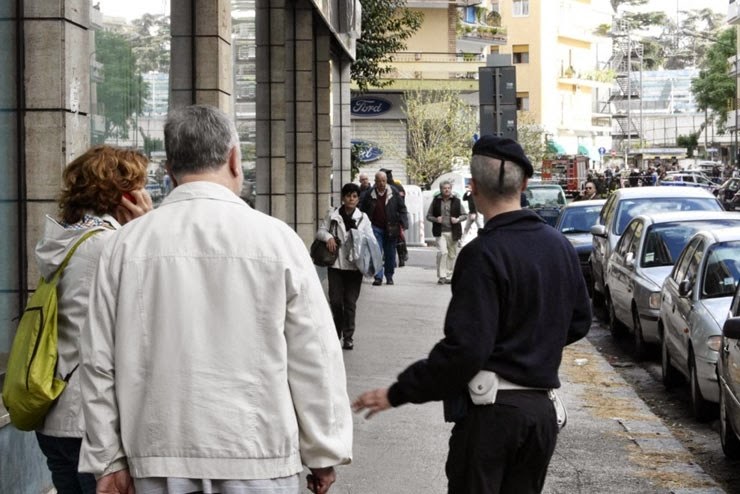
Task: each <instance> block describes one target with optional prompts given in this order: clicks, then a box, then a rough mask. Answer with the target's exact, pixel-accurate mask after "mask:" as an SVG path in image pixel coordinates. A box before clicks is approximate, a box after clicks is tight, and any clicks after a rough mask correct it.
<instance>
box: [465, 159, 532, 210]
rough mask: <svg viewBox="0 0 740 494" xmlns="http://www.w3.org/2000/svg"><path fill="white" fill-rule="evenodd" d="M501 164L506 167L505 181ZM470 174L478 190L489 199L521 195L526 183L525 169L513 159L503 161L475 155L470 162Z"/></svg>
mask: <svg viewBox="0 0 740 494" xmlns="http://www.w3.org/2000/svg"><path fill="white" fill-rule="evenodd" d="M501 166H503V167H504V176H503V183H502V182H500V179H501V174H500V170H501ZM470 174H471V175H472V177H473V179H474V180H475V183H476V185H477V186H478V191H479V192H480V193H481V194H482V195H484V196H485V197H487V198H489V199H494V200H495V199H496V198H497V197H514V196H516V197H519V194H520V193H521V190H522V184H524V170H523V169H522V167H521V166H519V165H517V164H516V163H512V162H511V161H502V160H500V159H496V158H489V157H488V156H482V155H474V156H473V159H472V160H471V162H470Z"/></svg>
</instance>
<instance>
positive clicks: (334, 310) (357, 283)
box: [328, 268, 362, 340]
mask: <svg viewBox="0 0 740 494" xmlns="http://www.w3.org/2000/svg"><path fill="white" fill-rule="evenodd" d="M328 272H329V306H330V307H331V315H332V317H333V318H334V326H336V328H337V336H339V337H340V338H342V337H344V338H346V339H349V340H351V339H352V337H353V335H354V334H355V312H356V309H357V299H358V298H360V288H362V273H361V272H360V271H357V270H354V269H352V270H349V269H334V268H329V269H328Z"/></svg>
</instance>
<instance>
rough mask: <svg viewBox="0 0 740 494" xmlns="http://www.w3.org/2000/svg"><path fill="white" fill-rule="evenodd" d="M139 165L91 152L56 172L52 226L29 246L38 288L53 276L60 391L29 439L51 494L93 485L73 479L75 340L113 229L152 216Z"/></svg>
mask: <svg viewBox="0 0 740 494" xmlns="http://www.w3.org/2000/svg"><path fill="white" fill-rule="evenodd" d="M147 162H148V161H147V159H146V157H145V156H144V155H142V154H139V153H137V152H136V151H130V150H127V149H120V148H114V147H111V146H96V147H93V148H91V149H89V150H87V151H86V152H85V153H83V154H82V155H80V156H79V157H78V158H76V159H75V160H74V161H72V162H71V163H70V164H69V165H67V167H66V168H65V169H64V173H63V175H62V187H63V189H62V194H61V198H60V201H59V218H58V220H57V219H54V218H52V217H50V216H47V217H46V223H45V231H44V235H43V237H42V238H41V240H40V241H39V242H38V244H37V245H36V264H37V265H38V268H39V272H40V273H41V275H42V276H43V277H44V279H46V280H50V279H51V278H52V277H53V276H54V273H55V272H56V271H57V270H58V269H60V266H61V265H62V263H63V261H64V259H65V258H66V257H67V255H68V254H69V253H70V250H71V249H72V248H73V246H74V245H76V244H77V243H78V242H80V241H81V240H82V238H83V236H85V235H87V234H88V233H90V232H96V233H93V234H92V236H90V237H88V238H87V239H86V240H84V241H83V242H82V243H80V244H79V247H78V248H77V249H76V250H75V251H74V254H73V255H72V256H71V257H70V258H69V261H68V264H67V266H66V267H65V268H63V271H62V274H61V277H60V279H59V283H58V285H57V311H58V314H59V317H58V318H57V320H58V326H57V334H58V338H57V349H58V359H57V363H56V374H55V375H56V377H58V378H59V379H64V378H66V379H65V380H66V381H68V382H67V386H66V387H65V388H64V391H63V392H62V394H61V395H60V396H59V398H58V399H57V401H56V402H55V403H54V405H52V407H51V409H50V410H49V412H48V413H47V415H46V418H45V419H44V423H43V425H42V427H41V428H40V429H38V430H37V431H36V439H37V440H38V443H39V447H40V449H41V452H42V453H43V454H44V456H45V457H46V461H47V464H48V466H49V470H50V471H51V480H52V483H53V484H54V487H55V488H56V491H57V493H58V494H94V493H95V477H94V476H93V475H91V474H88V473H79V472H78V461H79V453H80V445H81V444H82V437H83V436H84V435H85V422H84V420H83V416H82V410H81V399H80V380H79V373H78V372H76V370H77V368H78V366H79V365H80V349H79V339H80V332H81V330H82V326H83V325H84V323H85V314H86V313H87V306H88V298H89V296H90V283H91V281H92V277H93V273H95V267H96V266H97V265H98V261H99V259H100V253H101V251H102V250H103V246H104V245H105V243H106V242H107V241H109V240H110V239H111V237H112V236H113V234H114V233H115V232H116V230H118V229H119V228H120V227H121V225H123V224H125V223H127V222H128V221H130V220H132V219H134V218H137V217H139V216H141V215H143V214H145V213H147V212H148V211H150V210H151V209H152V200H151V198H150V197H149V194H148V193H147V192H146V190H144V186H145V185H146V180H147V172H146V170H147Z"/></svg>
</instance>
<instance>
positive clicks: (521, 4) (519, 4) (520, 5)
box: [512, 0, 529, 17]
mask: <svg viewBox="0 0 740 494" xmlns="http://www.w3.org/2000/svg"><path fill="white" fill-rule="evenodd" d="M513 7H514V8H513V9H512V13H513V15H514V17H525V16H528V15H529V0H514V5H513Z"/></svg>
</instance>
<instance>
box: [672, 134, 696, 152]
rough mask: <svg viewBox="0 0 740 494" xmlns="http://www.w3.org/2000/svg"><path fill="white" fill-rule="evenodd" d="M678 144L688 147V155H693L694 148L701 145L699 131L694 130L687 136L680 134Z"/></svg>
mask: <svg viewBox="0 0 740 494" xmlns="http://www.w3.org/2000/svg"><path fill="white" fill-rule="evenodd" d="M676 145H677V146H679V147H684V148H686V156H693V155H694V149H696V148H697V147H698V146H699V132H692V133H691V134H689V135H687V136H684V135H680V136H678V137H677V138H676Z"/></svg>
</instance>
